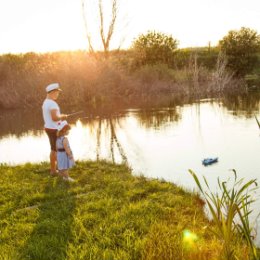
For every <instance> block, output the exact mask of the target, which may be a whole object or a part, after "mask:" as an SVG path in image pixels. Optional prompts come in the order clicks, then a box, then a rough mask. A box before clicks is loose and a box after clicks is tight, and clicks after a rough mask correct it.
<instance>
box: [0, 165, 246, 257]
mask: <svg viewBox="0 0 260 260" xmlns="http://www.w3.org/2000/svg"><path fill="white" fill-rule="evenodd" d="M48 173H49V170H48V164H47V163H42V164H26V165H20V166H15V167H10V166H7V165H1V166H0V259H1V260H7V259H8V260H18V259H19V260H26V259H33V260H65V259H67V260H80V259H82V260H83V259H84V260H90V259H93V260H94V259H95V260H110V259H111V260H112V259H117V260H126V259H128V260H142V259H145V260H151V259H153V260H162V259H165V260H171V259H172V260H179V259H180V260H181V259H183V260H184V259H185V260H189V259H190V260H191V259H194V260H203V259H210V260H214V259H223V258H222V253H221V252H222V242H221V241H219V240H218V239H217V238H216V237H215V236H214V235H213V233H212V232H210V231H209V227H210V226H211V228H212V224H211V223H210V222H209V221H208V220H207V218H206V217H205V215H204V213H203V203H202V201H201V199H199V197H198V196H197V195H196V194H190V193H188V192H186V191H184V190H183V189H181V188H179V187H177V186H175V185H174V184H172V183H168V182H165V181H163V180H148V179H147V178H144V177H142V176H133V175H132V174H131V171H130V169H128V168H127V167H126V166H124V165H114V164H110V163H107V162H77V166H76V167H75V168H74V169H73V170H72V171H71V176H72V177H73V178H75V179H76V180H77V181H76V182H75V183H66V182H64V181H62V180H61V179H60V178H59V177H49V174H48ZM184 174H185V173H184ZM187 174H188V173H187ZM213 228H214V227H213ZM239 241H240V242H238V244H234V245H235V246H234V250H235V251H236V252H237V255H239V257H241V258H239V259H243V260H246V259H249V258H248V257H247V255H248V249H247V247H246V245H244V243H242V244H241V240H239Z"/></svg>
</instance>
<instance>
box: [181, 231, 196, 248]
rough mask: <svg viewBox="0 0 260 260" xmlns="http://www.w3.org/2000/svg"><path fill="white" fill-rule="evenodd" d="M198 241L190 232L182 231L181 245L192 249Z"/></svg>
mask: <svg viewBox="0 0 260 260" xmlns="http://www.w3.org/2000/svg"><path fill="white" fill-rule="evenodd" d="M197 240H198V236H197V235H196V234H195V233H193V232H191V231H190V230H187V229H186V230H184V231H183V243H184V245H185V246H187V247H194V245H195V242H196V241H197Z"/></svg>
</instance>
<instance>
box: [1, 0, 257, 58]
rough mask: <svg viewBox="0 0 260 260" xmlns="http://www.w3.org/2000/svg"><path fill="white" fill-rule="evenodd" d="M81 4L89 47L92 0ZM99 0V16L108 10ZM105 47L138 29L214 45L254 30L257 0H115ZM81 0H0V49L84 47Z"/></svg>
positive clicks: (183, 43)
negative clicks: (239, 32) (244, 30)
mask: <svg viewBox="0 0 260 260" xmlns="http://www.w3.org/2000/svg"><path fill="white" fill-rule="evenodd" d="M85 1H86V4H87V6H88V8H87V9H85V10H84V13H85V14H86V17H87V19H88V25H89V31H90V32H91V36H92V42H93V45H94V48H95V49H99V48H101V42H100V39H99V37H98V29H99V28H98V20H97V14H96V11H97V7H96V3H97V2H98V0H85ZM103 1H104V10H105V18H106V19H107V18H109V11H108V9H106V4H108V3H110V0H103ZM118 1H119V9H118V14H119V16H118V20H117V24H116V30H115V35H114V37H113V41H112V42H111V47H110V48H111V49H113V48H118V47H119V46H121V48H129V47H130V46H131V43H132V42H133V40H134V39H135V38H137V37H138V35H140V34H144V33H146V32H147V31H148V30H154V31H158V32H162V33H166V34H168V35H171V36H172V37H173V38H175V39H177V40H178V42H179V45H178V47H180V48H184V47H197V46H207V45H208V44H209V42H210V44H211V45H212V46H214V45H216V44H217V43H218V41H219V40H220V39H222V38H223V37H224V36H225V35H227V33H228V32H229V31H230V30H239V29H240V28H241V27H249V28H251V29H253V30H256V31H257V32H258V33H260V0H247V1H245V0H118ZM82 11H83V9H82V5H81V0H0V53H1V54H4V53H25V52H52V51H59V50H78V49H81V50H82V49H83V50H86V49H87V48H88V45H87V39H86V30H85V26H84V20H83V15H82Z"/></svg>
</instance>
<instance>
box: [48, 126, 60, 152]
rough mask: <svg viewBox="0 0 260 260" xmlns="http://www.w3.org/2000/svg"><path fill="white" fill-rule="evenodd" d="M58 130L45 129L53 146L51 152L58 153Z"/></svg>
mask: <svg viewBox="0 0 260 260" xmlns="http://www.w3.org/2000/svg"><path fill="white" fill-rule="evenodd" d="M57 131H58V130H57V129H49V128H45V132H46V133H47V135H48V137H49V141H50V145H51V150H52V151H54V152H56V140H57Z"/></svg>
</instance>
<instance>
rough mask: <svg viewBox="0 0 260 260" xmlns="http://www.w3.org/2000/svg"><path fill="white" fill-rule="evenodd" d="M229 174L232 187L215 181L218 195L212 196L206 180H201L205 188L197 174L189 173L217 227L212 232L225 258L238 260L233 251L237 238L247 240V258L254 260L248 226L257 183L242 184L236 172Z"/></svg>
mask: <svg viewBox="0 0 260 260" xmlns="http://www.w3.org/2000/svg"><path fill="white" fill-rule="evenodd" d="M232 171H233V173H234V180H233V182H232V183H231V185H230V183H229V180H228V181H220V179H219V178H218V188H219V192H216V193H214V192H212V191H211V189H210V187H209V184H208V182H207V179H206V178H205V177H203V179H204V182H205V184H206V187H205V188H204V187H203V186H202V184H201V182H200V181H199V178H198V177H197V175H196V174H195V173H194V172H193V171H192V170H189V172H190V174H191V175H192V177H193V178H194V180H195V182H196V185H197V186H198V188H199V190H200V192H201V194H202V196H203V198H204V200H205V202H206V205H207V206H208V209H209V212H210V214H211V217H212V221H213V222H214V223H215V224H216V225H215V228H214V229H212V232H213V233H214V234H215V235H216V236H217V237H218V238H219V239H220V240H221V241H222V243H223V256H224V259H225V260H230V259H240V258H238V256H237V255H236V253H235V250H234V248H235V243H237V237H239V238H242V239H245V240H246V242H247V245H248V247H249V249H250V253H249V254H250V256H249V257H251V258H252V259H254V260H257V259H259V256H258V255H257V248H256V246H255V244H254V237H253V235H252V231H253V225H252V223H250V217H251V213H252V210H251V209H250V206H251V205H252V203H254V202H255V199H254V198H253V195H252V194H253V193H254V192H255V190H256V189H257V181H256V179H252V180H249V181H246V182H245V181H244V180H243V179H238V178H237V173H236V171H235V170H232ZM238 234H240V236H237V235H238Z"/></svg>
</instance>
